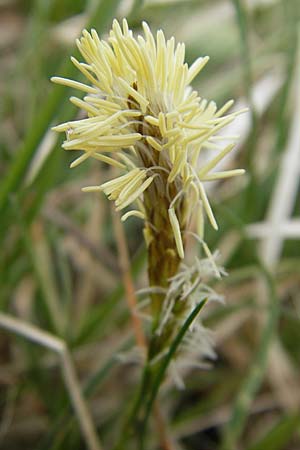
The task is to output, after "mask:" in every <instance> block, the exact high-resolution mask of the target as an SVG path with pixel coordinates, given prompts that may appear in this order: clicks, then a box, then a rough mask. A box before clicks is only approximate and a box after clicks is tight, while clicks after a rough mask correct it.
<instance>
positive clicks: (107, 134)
mask: <svg viewBox="0 0 300 450" xmlns="http://www.w3.org/2000/svg"><path fill="white" fill-rule="evenodd" d="M122 25H123V26H122V28H121V27H120V25H119V23H118V22H117V20H114V22H113V26H112V30H111V32H110V35H109V38H108V40H107V41H104V40H100V39H99V37H98V34H97V32H96V31H95V30H92V31H91V32H90V33H89V32H88V31H86V30H84V31H83V36H82V38H81V39H80V40H78V41H77V45H78V48H79V50H80V53H81V55H82V57H83V58H84V60H85V62H78V61H77V60H76V59H75V58H72V61H73V63H74V64H75V66H76V67H77V68H78V69H79V70H80V71H81V72H82V73H83V74H84V76H85V77H86V79H87V80H88V83H89V84H82V83H79V82H77V81H73V80H68V79H64V78H59V77H54V78H52V81H54V82H56V83H60V84H64V85H66V86H70V87H73V88H76V89H79V90H81V91H83V92H85V93H86V96H85V97H84V98H83V100H82V99H79V98H77V97H71V101H72V103H74V104H75V105H76V106H78V107H79V108H81V109H83V110H84V111H85V112H86V114H87V118H85V119H81V120H75V121H72V122H67V123H64V124H61V125H59V126H57V127H54V130H56V131H63V132H66V136H67V140H66V141H65V142H64V144H63V147H64V148H65V149H66V150H79V151H82V152H83V153H82V154H81V156H79V158H77V159H76V160H75V161H74V162H73V163H72V164H71V166H72V167H75V166H76V165H78V164H80V163H81V162H83V161H84V160H86V159H87V158H89V157H91V158H94V159H98V160H100V161H103V162H105V163H107V164H110V165H112V166H117V167H119V168H120V169H121V170H122V171H123V172H124V173H123V174H122V175H121V176H120V177H117V178H114V179H113V180H111V181H108V182H106V183H104V184H102V185H100V186H91V187H88V188H85V190H87V191H91V190H98V191H103V192H104V193H105V194H106V195H107V196H108V198H109V199H111V200H113V201H115V204H116V208H117V209H118V210H122V209H124V208H126V207H128V206H131V205H132V204H134V205H135V208H134V209H133V210H132V211H129V212H127V213H125V214H124V215H123V220H125V219H127V217H129V216H131V215H135V216H138V217H141V218H143V219H144V220H145V233H144V234H145V238H146V241H147V244H148V245H151V242H153V240H155V239H156V238H157V236H158V234H157V233H162V232H164V231H165V232H166V236H165V244H164V249H162V250H164V251H170V252H171V253H172V252H173V248H175V252H177V258H178V256H179V258H183V257H184V238H183V235H184V232H185V230H186V229H187V228H188V226H189V223H190V221H191V219H192V217H193V215H196V216H197V217H198V219H199V221H200V222H201V220H202V210H203V209H204V210H205V211H206V214H207V216H208V218H209V221H210V223H211V224H212V226H213V227H214V228H215V229H217V223H216V220H215V217H214V215H213V212H212V209H211V207H210V204H209V201H208V198H207V195H206V192H205V189H204V185H203V182H204V181H210V180H216V179H218V178H227V177H228V176H235V175H240V174H241V173H243V170H231V171H228V172H220V173H211V171H212V170H213V169H214V167H215V166H216V164H217V163H218V162H219V161H220V160H221V159H222V158H223V157H224V156H225V155H226V154H228V153H229V152H230V151H231V150H232V148H233V147H234V145H233V144H229V145H227V146H226V147H225V148H220V147H219V145H218V138H217V136H216V135H217V133H218V131H219V130H220V129H221V128H223V127H224V126H225V125H227V124H229V123H230V122H231V121H232V120H234V118H235V117H236V115H237V113H232V114H227V115H224V114H226V112H227V110H228V109H229V108H230V107H231V106H232V103H233V102H232V101H229V102H227V103H226V104H225V105H224V106H223V107H221V108H220V109H218V108H217V106H216V104H215V102H213V101H210V102H208V101H207V100H205V99H203V98H200V97H199V95H198V93H197V92H196V91H194V90H193V89H192V87H191V85H190V84H191V82H192V81H193V79H194V78H195V77H196V76H197V75H198V73H199V72H200V71H201V70H202V69H203V67H204V66H205V64H206V63H207V62H208V59H209V58H208V57H207V56H205V57H200V58H198V59H197V60H196V61H195V62H194V63H193V64H192V65H191V66H190V67H188V64H187V63H185V46H184V44H182V43H179V44H175V39H174V38H173V37H172V38H171V39H169V40H166V39H165V36H164V33H163V32H162V31H161V30H159V31H158V32H157V34H156V37H154V36H153V35H152V33H151V31H150V29H149V27H148V25H147V24H146V23H145V22H144V23H143V30H144V36H137V37H136V38H135V37H134V36H133V33H132V31H131V30H129V28H128V24H127V21H126V20H125V19H124V20H123V24H122ZM204 148H205V149H209V151H212V152H215V151H217V154H216V153H214V156H213V157H212V158H211V160H210V161H209V162H208V163H207V162H206V163H205V164H204V165H202V166H201V164H200V162H199V161H200V158H199V155H200V152H201V150H202V149H204ZM168 230H169V231H170V233H171V234H172V236H169V234H170V233H169V231H168ZM168 233H169V234H168ZM172 242H173V243H174V245H173V244H172ZM173 257H174V258H175V256H174V255H173ZM173 273H174V270H171V269H168V270H166V274H167V275H168V276H170V275H172V274H173ZM150 278H151V277H150ZM153 281H154V282H155V276H154V278H153Z"/></svg>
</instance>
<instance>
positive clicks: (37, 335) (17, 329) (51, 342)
mask: <svg viewBox="0 0 300 450" xmlns="http://www.w3.org/2000/svg"><path fill="white" fill-rule="evenodd" d="M0 328H3V329H5V330H7V331H10V332H12V333H14V334H16V335H18V336H22V337H24V338H25V339H28V340H30V341H32V342H35V343H37V344H40V345H42V346H43V347H46V348H48V349H50V350H52V351H54V352H55V353H56V354H57V355H58V356H59V358H60V365H61V370H62V375H63V378H64V380H65V385H66V388H67V390H68V393H69V396H70V399H71V401H72V404H73V407H74V411H75V413H76V416H77V419H78V422H79V425H80V427H81V430H82V434H83V436H84V438H85V441H86V445H87V448H88V449H89V450H102V446H101V443H100V441H99V438H98V436H97V432H96V429H95V426H94V424H93V420H92V418H91V416H90V413H89V410H88V408H87V405H86V403H85V400H84V398H83V396H82V393H81V390H80V386H79V381H78V378H77V375H76V371H75V368H74V365H73V361H72V358H71V355H70V352H69V349H68V347H67V346H66V343H65V342H64V341H63V340H62V339H59V338H57V337H56V336H53V335H52V334H50V333H48V332H45V331H42V330H40V329H39V328H37V327H35V326H33V325H30V324H28V323H25V322H23V321H21V320H19V319H15V318H14V317H11V316H9V315H8V314H2V313H0Z"/></svg>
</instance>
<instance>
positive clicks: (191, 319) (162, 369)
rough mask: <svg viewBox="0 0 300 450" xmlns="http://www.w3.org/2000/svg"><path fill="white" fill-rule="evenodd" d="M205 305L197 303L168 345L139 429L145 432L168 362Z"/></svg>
mask: <svg viewBox="0 0 300 450" xmlns="http://www.w3.org/2000/svg"><path fill="white" fill-rule="evenodd" d="M206 303H207V299H205V300H202V301H201V302H199V303H198V305H197V306H196V307H195V308H194V310H193V311H192V312H191V314H190V315H189V316H188V318H187V319H186V320H185V322H184V324H183V325H182V327H181V328H180V330H179V332H178V334H177V336H176V337H175V339H174V341H173V342H172V344H171V345H170V348H169V351H168V353H167V355H166V356H165V358H164V359H163V361H162V363H161V365H160V367H159V369H158V371H157V372H156V376H155V377H154V380H153V383H152V388H151V391H150V395H149V398H148V401H147V403H146V407H145V415H144V419H143V422H142V426H141V429H142V430H145V429H146V427H147V422H148V419H149V416H150V413H151V411H152V408H153V404H154V401H155V399H156V396H157V394H158V390H159V388H160V386H161V384H162V382H163V380H164V377H165V374H166V371H167V369H168V367H169V364H170V362H171V361H172V358H173V357H174V355H175V353H176V351H177V349H178V347H179V345H180V343H181V342H182V339H183V338H184V336H185V334H186V332H187V331H188V329H189V327H190V325H191V324H192V323H193V322H194V320H195V319H196V317H197V316H198V314H199V313H200V311H201V310H202V309H203V307H204V306H205V304H206Z"/></svg>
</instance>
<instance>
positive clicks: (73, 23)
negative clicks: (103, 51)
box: [0, 0, 300, 450]
mask: <svg viewBox="0 0 300 450" xmlns="http://www.w3.org/2000/svg"><path fill="white" fill-rule="evenodd" d="M124 16H125V17H127V18H128V21H129V24H130V26H131V27H132V28H133V29H134V30H136V31H137V32H138V31H139V29H140V24H141V21H142V20H146V21H147V22H148V23H149V25H150V26H151V29H152V30H153V31H155V30H157V29H159V28H162V29H163V30H164V32H165V35H166V36H167V37H171V36H172V35H174V36H175V37H176V40H177V41H183V42H185V44H186V55H187V56H186V57H187V61H188V63H191V62H192V61H193V60H194V59H195V58H196V57H197V56H200V55H209V56H210V58H211V59H210V62H209V64H208V65H207V66H206V68H205V69H204V70H203V71H202V72H201V75H200V76H199V77H198V78H197V79H196V81H195V83H194V86H195V87H196V88H197V89H198V90H199V94H200V96H201V97H204V98H208V99H213V100H215V101H216V102H217V104H218V105H221V104H222V103H223V102H225V101H226V100H228V99H231V98H233V99H235V100H236V103H237V107H241V106H249V113H247V114H244V115H243V116H240V117H239V118H238V119H237V120H236V122H235V124H234V127H233V128H232V129H231V130H227V133H228V134H239V135H240V140H239V144H238V145H237V148H236V150H235V152H234V156H233V158H232V159H228V160H227V161H225V166H226V167H229V168H235V167H244V168H246V169H247V175H246V176H244V177H241V178H239V179H233V180H229V181H226V182H224V183H219V184H216V185H214V186H213V187H212V188H211V191H210V198H211V201H212V204H213V207H214V210H215V213H216V217H217V218H218V221H219V225H220V231H219V232H215V231H213V230H210V229H209V226H207V227H206V239H207V242H208V244H209V246H210V248H211V249H212V250H215V249H219V250H220V252H221V255H222V264H223V265H224V266H225V267H226V270H227V271H228V273H229V276H228V277H226V278H224V279H222V281H220V282H218V283H215V285H214V288H215V289H216V291H217V292H218V293H220V294H222V295H224V296H225V298H226V304H224V305H216V306H215V307H214V308H207V311H205V313H204V316H205V318H204V323H205V325H207V326H208V327H210V328H211V329H212V330H213V334H214V339H215V341H216V351H217V354H218V359H217V360H216V361H215V362H214V363H213V365H212V367H211V369H209V370H190V371H189V372H188V373H187V375H186V378H185V383H186V389H185V390H178V389H176V387H174V385H172V384H168V385H166V387H165V389H163V391H162V393H161V399H162V402H161V403H162V405H163V408H162V409H163V413H164V415H165V421H166V428H167V430H168V433H169V435H170V436H171V440H173V441H174V443H173V447H172V448H174V449H186V450H215V449H220V450H221V449H222V450H223V449H227V450H231V449H232V450H234V449H239V450H244V449H245V450H269V449H270V450H280V449H281V450H298V449H299V448H300V416H299V406H300V375H299V367H300V345H299V344H300V202H299V197H300V196H299V176H300V163H299V161H300V26H299V23H300V22H299V21H300V2H299V0H248V1H243V0H232V1H230V0H207V1H204V0H203V1H201V0H198V1H193V0H182V1H179V0H165V1H164V0H148V1H147V0H145V1H139V0H135V1H127V0H123V1H122V0H119V1H118V0H111V1H108V0H107V1H106V0H102V1H101V0H97V1H94V0H23V1H22V0H15V1H14V0H11V1H10V0H1V1H0V55H1V60H0V64H1V71H0V95H1V102H0V114H1V122H0V132H1V140H0V241H1V243H0V249H1V250H0V305H1V311H2V313H1V316H0V338H1V340H0V449H3V450H4V449H5V450H7V449H9V450H14V449H16V450H17V449H21V448H22V449H24V450H27V449H37V450H54V449H55V450H58V449H61V450H77V449H78V450H79V449H84V448H88V449H92V447H91V445H90V444H89V443H88V444H87V441H86V439H85V437H84V433H81V432H80V427H79V423H80V421H81V420H82V417H83V416H84V414H85V411H83V412H82V411H81V412H80V411H79V412H78V410H76V408H75V410H73V409H72V408H71V399H72V392H73V394H74V389H73V391H72V386H71V388H70V383H71V384H72V380H73V381H74V382H75V384H76V386H77V387H76V388H75V390H76V389H78V387H79V386H80V389H81V390H82V392H83V394H84V397H85V399H86V405H87V408H88V410H89V411H90V414H91V416H92V421H93V423H94V426H95V427H96V428H97V430H98V431H99V434H100V436H101V441H102V444H103V447H104V448H105V449H112V448H113V443H114V442H115V438H116V435H117V432H118V427H119V423H120V417H121V416H122V413H123V411H124V408H125V407H126V404H127V402H128V401H129V400H130V399H131V398H132V396H133V393H134V390H135V386H136V384H137V380H138V377H139V368H138V365H137V364H136V355H135V352H134V341H133V333H132V326H131V321H130V319H129V314H128V310H127V306H126V302H125V300H124V289H123V285H122V280H121V276H120V269H119V264H118V249H117V246H116V239H115V236H114V231H113V227H112V219H111V211H110V205H109V204H108V203H109V202H108V201H107V200H106V199H105V198H104V196H103V197H99V198H98V197H96V196H94V195H87V194H83V193H82V192H81V190H80V188H81V187H82V186H85V185H88V184H96V183H97V184H99V182H100V180H101V179H102V178H103V179H104V177H105V176H106V172H107V170H106V169H105V168H104V167H102V166H101V164H100V163H99V164H97V163H93V164H90V163H89V162H88V163H85V164H83V165H81V166H80V167H78V168H76V169H74V170H72V171H71V170H70V169H69V163H70V162H71V160H72V159H74V155H70V153H72V152H64V151H63V150H62V149H61V148H60V145H61V140H60V139H61V138H60V137H58V136H57V135H56V134H55V133H53V132H51V131H49V129H50V127H51V126H52V125H54V124H57V123H59V122H61V121H65V120H70V119H72V118H74V117H76V114H77V111H76V110H75V107H73V105H71V104H70V103H69V102H68V97H69V96H70V95H71V90H70V89H67V88H64V87H62V86H54V85H51V83H50V82H49V78H50V77H51V76H52V75H59V76H67V77H68V76H69V77H74V78H75V79H77V80H80V76H79V74H78V73H76V70H75V69H74V68H72V67H71V63H70V61H69V55H71V54H73V55H75V54H76V52H77V51H76V50H75V47H74V41H75V38H76V37H78V36H79V35H80V32H81V30H82V29H83V28H84V27H87V28H88V29H89V28H90V27H91V26H93V27H95V28H96V30H97V31H98V33H99V34H100V35H101V36H103V37H104V36H105V35H106V33H107V32H108V31H109V29H110V26H111V22H112V19H113V18H114V17H117V18H122V17H124ZM125 232H126V237H127V242H128V246H129V250H130V259H131V262H132V267H131V270H132V275H133V278H134V282H135V287H136V288H140V287H145V286H146V283H147V281H146V260H145V248H144V245H143V241H142V228H141V224H140V222H138V220H135V219H133V220H129V221H128V223H126V226H125ZM8 316H9V317H8ZM13 318H16V319H18V321H17V322H14V320H13ZM22 326H25V328H24V329H22ZM27 326H28V327H27ZM32 326H34V327H36V328H32ZM22 330H23V331H22ZM40 331H42V332H48V333H49V335H48V334H47V335H44V334H39V333H40ZM21 335H22V336H21ZM54 337H58V338H59V339H60V340H59V341H55V339H54ZM53 339H54V340H53ZM32 340H33V341H36V342H32ZM41 343H42V345H41ZM62 343H65V344H62ZM63 345H67V347H68V349H70V352H71V354H72V361H73V366H72V367H73V369H74V370H75V372H76V377H75V378H74V377H73V375H74V373H73V372H72V370H73V369H72V370H71V372H72V374H73V375H72V376H71V378H70V376H68V373H69V372H68V367H69V366H68V367H67V366H66V359H65V358H64V356H61V355H65V347H64V346H63ZM51 349H52V350H51ZM53 349H54V352H53ZM67 355H68V356H69V353H68V354H67ZM66 367H67V368H66ZM72 377H73V378H72ZM81 413H82V414H81ZM147 445H148V447H147V448H148V449H149V450H150V449H159V448H162V447H160V446H159V443H158V442H157V438H156V435H155V433H149V437H148V441H147ZM94 448H96V447H94ZM130 448H131V447H130ZM130 448H129V447H128V450H130ZM132 448H134V447H132ZM126 450H127V449H126Z"/></svg>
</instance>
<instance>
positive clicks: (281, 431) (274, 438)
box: [246, 414, 300, 450]
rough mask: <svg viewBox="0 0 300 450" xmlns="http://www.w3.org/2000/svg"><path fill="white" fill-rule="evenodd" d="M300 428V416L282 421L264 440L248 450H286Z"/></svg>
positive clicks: (285, 418)
mask: <svg viewBox="0 0 300 450" xmlns="http://www.w3.org/2000/svg"><path fill="white" fill-rule="evenodd" d="M299 427H300V417H299V414H296V415H291V416H286V417H284V418H283V419H282V420H280V421H279V422H278V423H277V424H276V425H275V426H274V427H273V428H272V429H271V430H270V431H269V432H268V433H267V434H266V435H265V436H264V437H263V438H262V439H260V440H259V441H258V442H257V443H256V444H254V445H251V446H250V447H248V448H247V449H246V450H266V449H272V450H285V449H286V448H287V446H288V443H289V442H290V441H291V439H292V437H293V434H294V433H295V431H296V430H297V429H299Z"/></svg>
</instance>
